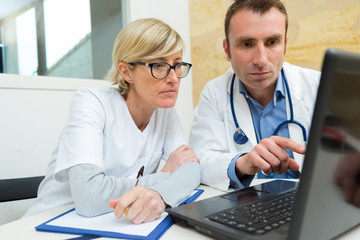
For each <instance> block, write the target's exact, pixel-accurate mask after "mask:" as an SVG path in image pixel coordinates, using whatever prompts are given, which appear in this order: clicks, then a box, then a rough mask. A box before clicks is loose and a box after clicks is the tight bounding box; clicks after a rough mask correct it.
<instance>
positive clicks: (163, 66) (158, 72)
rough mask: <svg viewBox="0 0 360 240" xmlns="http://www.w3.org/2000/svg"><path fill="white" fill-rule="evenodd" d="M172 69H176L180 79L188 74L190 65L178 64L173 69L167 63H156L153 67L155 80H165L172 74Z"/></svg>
mask: <svg viewBox="0 0 360 240" xmlns="http://www.w3.org/2000/svg"><path fill="white" fill-rule="evenodd" d="M171 68H174V70H175V74H176V76H177V77H178V78H183V77H185V76H186V75H187V74H188V72H189V70H190V65H189V64H187V63H178V64H176V65H174V67H173V66H171V65H169V64H167V63H156V64H154V65H152V66H151V71H152V74H153V76H154V77H155V78H165V77H166V76H167V75H168V74H169V73H170V70H171Z"/></svg>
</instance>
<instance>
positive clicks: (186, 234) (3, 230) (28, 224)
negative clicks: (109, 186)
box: [0, 180, 360, 240]
mask: <svg viewBox="0 0 360 240" xmlns="http://www.w3.org/2000/svg"><path fill="white" fill-rule="evenodd" d="M262 181H263V180H256V181H254V182H255V183H254V185H255V184H259V183H261V182H262ZM199 188H201V189H204V190H205V191H204V192H203V194H201V195H200V197H199V198H198V200H201V199H205V198H208V197H212V196H216V195H219V194H222V193H224V192H222V191H219V190H216V189H213V188H209V187H207V186H203V185H201V186H200V187H199ZM71 208H73V206H66V207H62V208H59V209H55V210H51V211H48V212H44V213H40V214H37V215H34V216H30V217H27V218H22V219H20V220H17V221H14V222H10V223H7V224H4V225H1V226H0V239H4V240H18V239H19V240H23V239H27V240H60V239H61V240H64V239H69V238H72V237H77V235H70V234H59V233H47V232H38V231H36V230H35V228H34V227H35V226H38V225H39V224H41V223H43V222H45V221H47V220H49V219H51V218H53V217H55V216H57V215H59V214H61V213H63V212H65V211H66V210H69V209H71ZM99 239H108V240H111V239H114V238H99ZM161 239H165V240H166V239H171V240H174V239H175V240H176V239H191V240H206V239H211V238H209V237H207V236H205V235H203V234H200V233H198V232H197V231H196V230H195V229H193V228H188V227H184V226H181V225H178V224H174V225H173V226H171V227H170V229H169V230H167V231H166V233H165V234H164V235H163V236H162V237H161ZM340 239H341V240H358V239H360V226H359V227H357V228H356V229H354V230H353V231H351V232H349V233H347V234H346V235H345V236H342V237H341V238H340Z"/></svg>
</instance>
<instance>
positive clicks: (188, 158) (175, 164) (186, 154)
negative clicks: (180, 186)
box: [161, 145, 200, 173]
mask: <svg viewBox="0 0 360 240" xmlns="http://www.w3.org/2000/svg"><path fill="white" fill-rule="evenodd" d="M187 162H198V163H200V160H199V158H198V157H197V156H196V154H195V152H194V150H193V149H192V148H191V147H190V146H188V145H181V146H180V147H179V148H177V149H176V150H175V151H174V152H172V153H171V154H170V156H169V159H168V160H167V161H166V164H165V166H164V167H163V169H161V171H162V172H168V173H173V172H175V171H176V170H177V169H178V168H179V167H180V166H181V165H182V164H184V163H187Z"/></svg>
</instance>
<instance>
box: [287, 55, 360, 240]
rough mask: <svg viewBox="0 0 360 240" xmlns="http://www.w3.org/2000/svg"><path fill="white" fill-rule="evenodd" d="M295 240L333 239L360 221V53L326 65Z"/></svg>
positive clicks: (293, 230) (328, 60)
mask: <svg viewBox="0 0 360 240" xmlns="http://www.w3.org/2000/svg"><path fill="white" fill-rule="evenodd" d="M298 195H299V198H298V199H297V201H296V207H295V214H294V218H293V222H292V224H291V226H290V239H331V238H334V237H336V236H337V235H339V233H342V232H344V231H346V230H348V229H350V228H352V227H354V226H356V225H358V224H359V223H360V208H359V202H360V54H356V53H350V52H344V51H340V50H334V49H330V50H328V51H327V53H326V55H325V58H324V62H323V69H322V76H321V81H320V86H319V90H318V95H317V100H316V105H315V111H314V115H313V120H312V125H311V130H310V135H309V142H308V146H307V152H306V154H305V160H304V169H303V175H302V177H301V182H300V186H299V192H298Z"/></svg>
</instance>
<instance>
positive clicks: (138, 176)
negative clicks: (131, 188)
mask: <svg viewBox="0 0 360 240" xmlns="http://www.w3.org/2000/svg"><path fill="white" fill-rule="evenodd" d="M144 168H145V167H144V166H142V167H141V168H140V170H139V172H138V174H137V176H136V183H135V187H136V186H137V185H138V183H139V179H140V178H141V177H142V176H143V174H144ZM128 210H129V207H127V208H125V211H124V216H126V214H127V212H128Z"/></svg>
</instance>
